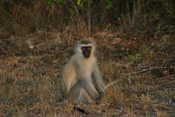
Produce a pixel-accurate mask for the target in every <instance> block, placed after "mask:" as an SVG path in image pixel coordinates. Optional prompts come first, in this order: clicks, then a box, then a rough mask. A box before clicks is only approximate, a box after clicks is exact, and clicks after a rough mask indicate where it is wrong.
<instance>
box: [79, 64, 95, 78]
mask: <svg viewBox="0 0 175 117" xmlns="http://www.w3.org/2000/svg"><path fill="white" fill-rule="evenodd" d="M79 68H80V72H81V76H86V77H91V75H92V69H93V63H89V62H82V64H81V66H80V67H79Z"/></svg>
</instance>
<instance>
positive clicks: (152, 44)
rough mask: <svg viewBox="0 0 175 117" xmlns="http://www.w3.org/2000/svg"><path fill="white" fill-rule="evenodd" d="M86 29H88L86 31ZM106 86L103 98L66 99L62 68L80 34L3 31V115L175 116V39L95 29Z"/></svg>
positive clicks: (0, 77)
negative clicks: (80, 101)
mask: <svg viewBox="0 0 175 117" xmlns="http://www.w3.org/2000/svg"><path fill="white" fill-rule="evenodd" d="M81 35H83V34H81ZM92 37H93V38H94V40H95V41H96V43H97V45H98V48H97V50H98V53H97V58H98V60H99V65H100V69H101V71H102V73H103V76H104V80H105V83H106V85H107V86H109V87H108V88H107V89H106V94H105V96H104V97H103V99H102V100H101V101H100V102H99V103H98V104H89V105H75V104H65V105H61V104H60V100H62V98H63V95H62V94H63V92H61V90H60V89H61V85H60V79H61V71H62V68H63V66H64V64H65V63H66V62H67V61H68V60H69V58H70V56H71V55H72V54H73V51H72V48H73V46H74V43H75V42H76V40H79V39H81V38H82V36H79V34H78V33H77V32H76V31H74V30H72V29H71V28H67V29H66V30H64V31H63V32H57V31H55V32H54V31H53V32H45V31H38V32H35V33H32V34H29V35H25V36H13V35H9V34H8V33H0V117H79V116H82V117H174V116H175V39H174V37H171V36H168V35H165V36H162V37H160V38H146V37H129V36H127V35H125V34H122V33H118V32H112V31H96V32H94V33H93V34H92Z"/></svg>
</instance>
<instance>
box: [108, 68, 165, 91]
mask: <svg viewBox="0 0 175 117" xmlns="http://www.w3.org/2000/svg"><path fill="white" fill-rule="evenodd" d="M154 69H167V67H152V68H148V69H143V70H141V71H136V72H131V73H126V74H122V75H124V76H125V77H127V76H131V75H135V74H139V73H144V72H147V71H151V70H154ZM118 82H119V80H115V81H113V82H111V83H109V84H107V85H106V86H105V90H106V89H108V88H109V87H111V86H113V85H114V84H117V83H118Z"/></svg>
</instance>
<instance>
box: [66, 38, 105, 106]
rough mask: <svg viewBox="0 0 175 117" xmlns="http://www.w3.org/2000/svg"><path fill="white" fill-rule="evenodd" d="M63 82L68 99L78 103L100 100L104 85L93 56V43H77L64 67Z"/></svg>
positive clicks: (87, 41) (85, 41)
mask: <svg viewBox="0 0 175 117" xmlns="http://www.w3.org/2000/svg"><path fill="white" fill-rule="evenodd" d="M63 81H64V85H65V89H66V94H67V96H68V99H71V100H73V101H76V102H80V103H92V102H94V101H96V100H97V99H100V97H101V96H102V95H103V94H104V88H105V85H104V82H103V79H102V76H101V73H100V71H99V68H98V64H97V59H96V56H95V42H93V41H90V40H82V41H78V42H77V45H76V46H75V54H74V55H73V56H72V57H71V59H70V60H69V61H68V63H67V64H66V65H65V67H64V70H63Z"/></svg>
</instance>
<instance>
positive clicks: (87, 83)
mask: <svg viewBox="0 0 175 117" xmlns="http://www.w3.org/2000/svg"><path fill="white" fill-rule="evenodd" d="M82 86H83V88H84V90H85V91H86V92H87V93H88V95H89V96H90V97H91V98H92V99H94V100H96V99H98V98H99V93H98V91H97V90H96V89H95V86H94V85H93V83H92V82H91V80H84V81H82Z"/></svg>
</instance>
